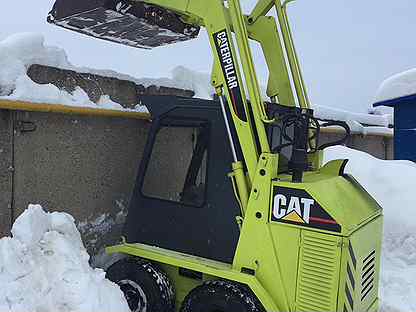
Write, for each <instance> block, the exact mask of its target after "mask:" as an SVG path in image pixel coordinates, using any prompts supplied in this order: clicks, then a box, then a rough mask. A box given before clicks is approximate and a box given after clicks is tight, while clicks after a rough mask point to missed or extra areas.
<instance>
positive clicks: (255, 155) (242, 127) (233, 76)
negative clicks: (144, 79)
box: [48, 0, 309, 212]
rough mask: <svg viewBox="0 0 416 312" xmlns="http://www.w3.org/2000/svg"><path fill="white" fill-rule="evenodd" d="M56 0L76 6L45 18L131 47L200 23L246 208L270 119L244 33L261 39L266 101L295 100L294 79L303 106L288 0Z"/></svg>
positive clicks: (187, 31) (184, 33)
mask: <svg viewBox="0 0 416 312" xmlns="http://www.w3.org/2000/svg"><path fill="white" fill-rule="evenodd" d="M56 1H57V4H58V3H59V2H60V3H61V7H62V8H63V9H67V8H66V6H65V5H67V6H73V7H74V8H72V11H71V12H70V14H69V15H70V18H67V17H66V16H65V14H62V16H61V12H59V10H58V9H57V7H59V5H58V6H54V9H53V10H52V12H51V14H50V15H49V18H48V20H49V21H50V22H52V23H55V24H58V25H60V26H62V27H65V28H69V29H73V30H76V31H80V32H83V33H86V34H89V35H92V36H96V37H99V38H102V39H107V40H112V41H117V42H120V43H123V44H127V45H131V46H135V47H155V46H158V45H162V44H169V43H174V42H177V41H183V40H188V39H190V38H193V37H195V36H196V35H197V33H198V32H199V27H200V26H202V27H205V28H206V30H207V32H208V35H209V41H210V44H211V48H212V51H213V56H214V66H213V70H212V81H211V83H212V85H213V86H214V87H215V90H216V93H217V95H218V96H219V98H220V100H221V103H222V106H223V111H224V117H225V121H226V126H227V129H228V130H229V139H230V143H231V145H232V146H231V147H232V150H233V155H234V164H233V172H234V176H235V181H236V182H237V189H238V193H239V197H240V199H241V202H242V207H243V212H244V210H245V207H246V202H247V198H248V193H249V191H250V186H251V184H252V180H253V178H254V176H255V173H256V170H257V169H256V168H257V166H258V162H259V158H260V156H261V154H262V153H270V146H269V142H268V139H267V135H266V128H265V125H266V124H267V123H270V122H271V120H268V117H267V114H266V111H265V104H264V102H263V99H262V95H261V91H260V86H259V82H258V79H257V74H256V70H255V65H254V62H253V56H252V52H251V49H250V45H249V40H250V39H253V40H255V41H257V42H259V43H260V45H261V47H262V49H263V53H264V56H265V59H266V63H267V66H268V69H269V81H268V87H267V95H268V96H269V97H270V99H271V101H272V102H276V103H277V102H278V103H279V104H281V105H286V106H289V107H294V106H296V101H295V97H294V94H293V91H292V81H293V85H294V89H295V91H296V97H297V102H298V104H299V106H300V107H301V108H308V106H309V103H308V99H307V96H306V91H305V87H304V83H303V79H302V76H301V73H300V68H299V62H298V59H297V57H296V51H295V49H294V45H293V42H292V38H291V32H290V28H289V25H288V20H287V14H286V5H287V3H288V2H290V1H292V0H286V2H284V3H283V5H282V4H281V2H280V1H281V0H259V2H258V4H257V5H256V7H255V8H254V10H253V12H252V13H251V15H249V16H245V15H244V14H243V12H242V10H241V6H240V0H228V1H224V0H209V1H207V0H94V1H85V0H82V1H81V0H71V1H72V2H79V3H77V5H78V8H77V7H76V5H74V4H71V3H70V2H68V1H67V0H56ZM65 1H67V2H66V3H65ZM97 3H101V5H100V4H98V5H97ZM273 6H274V7H275V8H276V10H277V16H278V25H277V24H276V21H275V19H274V18H273V17H271V16H266V14H267V13H268V12H269V11H270V10H271V9H272V8H273ZM80 7H82V9H81V8H80ZM80 11H81V12H84V13H85V14H84V13H82V14H80ZM114 14H115V15H117V14H118V19H114V18H113V17H114V16H115V15H114ZM67 15H68V14H67ZM134 16H137V18H134ZM91 20H92V21H95V22H91ZM143 20H145V21H147V22H149V23H150V26H149V23H147V24H146V22H143ZM90 23H91V24H90ZM159 24H163V25H159ZM158 26H161V28H162V29H168V30H171V31H173V33H175V34H174V35H173V36H170V35H168V36H167V35H166V30H163V31H161V32H159V33H158V32H155V28H157V27H158ZM111 27H116V28H117V27H118V28H117V31H109V30H111ZM279 29H280V32H281V33H282V36H283V38H282V39H283V40H282V39H281V38H280V34H279ZM114 33H115V34H116V35H115V36H113V38H111V39H109V38H110V37H111V35H112V34H114ZM286 59H287V60H288V62H286ZM287 63H288V64H289V66H288V65H287ZM224 97H226V99H227V101H226V103H227V104H226V105H227V107H225V102H224ZM228 115H229V116H231V121H232V122H231V123H229V118H228ZM233 130H235V133H236V134H237V137H238V141H239V143H240V144H239V147H240V149H241V151H242V154H243V157H244V159H241V160H239V159H237V157H238V156H237V153H236V152H235V150H236V146H235V143H234V140H233V135H232V132H233ZM244 167H245V168H246V169H247V175H246V174H245V172H244ZM276 170H277V168H276Z"/></svg>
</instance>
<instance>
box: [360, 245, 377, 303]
mask: <svg viewBox="0 0 416 312" xmlns="http://www.w3.org/2000/svg"><path fill="white" fill-rule="evenodd" d="M375 272H376V251H375V250H374V251H372V252H371V253H370V254H369V255H368V256H367V257H366V258H365V259H364V260H363V269H362V270H361V301H364V300H365V299H366V298H367V297H368V296H369V294H371V292H373V291H374V281H375Z"/></svg>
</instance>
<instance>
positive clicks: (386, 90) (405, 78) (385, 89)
mask: <svg viewBox="0 0 416 312" xmlns="http://www.w3.org/2000/svg"><path fill="white" fill-rule="evenodd" d="M415 94H416V68H414V69H411V70H408V71H405V72H403V73H399V74H396V75H394V76H392V77H390V78H388V79H386V80H385V81H384V82H383V83H382V84H381V86H380V88H379V89H378V91H377V94H376V99H375V102H376V103H379V102H384V101H388V100H392V99H396V98H400V97H404V96H408V95H415Z"/></svg>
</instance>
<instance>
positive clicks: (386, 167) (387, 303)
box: [325, 146, 416, 312]
mask: <svg viewBox="0 0 416 312" xmlns="http://www.w3.org/2000/svg"><path fill="white" fill-rule="evenodd" d="M343 158H348V159H350V162H349V163H348V166H347V172H349V173H352V174H353V175H354V177H355V178H356V179H357V180H358V181H359V182H360V183H361V184H362V185H363V186H364V187H365V188H366V190H367V191H368V192H369V193H370V194H371V195H372V196H374V198H375V199H376V200H377V201H378V202H379V204H380V205H381V206H382V207H383V208H384V216H385V219H384V220H385V228H384V246H383V258H382V271H381V298H382V309H381V312H411V311H416V223H415V222H414V219H413V218H414V216H415V215H416V214H415V205H414V192H415V183H416V182H415V181H416V164H415V163H413V162H410V161H385V160H379V159H376V158H374V157H372V156H370V155H368V154H366V153H363V152H359V151H356V150H352V149H349V148H346V147H341V146H337V147H331V148H328V149H326V150H325V161H330V160H333V159H343Z"/></svg>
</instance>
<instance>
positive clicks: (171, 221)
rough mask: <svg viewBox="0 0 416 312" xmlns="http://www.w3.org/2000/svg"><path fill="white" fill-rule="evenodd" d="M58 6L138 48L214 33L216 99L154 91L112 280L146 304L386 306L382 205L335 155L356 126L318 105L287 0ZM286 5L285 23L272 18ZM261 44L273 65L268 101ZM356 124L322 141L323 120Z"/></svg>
mask: <svg viewBox="0 0 416 312" xmlns="http://www.w3.org/2000/svg"><path fill="white" fill-rule="evenodd" d="M289 2H291V0H287V1H285V2H284V3H281V2H280V0H275V1H273V0H259V1H258V3H257V5H256V6H255V7H254V9H253V11H252V13H251V14H250V15H244V14H243V12H242V10H241V7H240V1H239V0H228V1H224V0H143V1H141V0H57V1H56V3H55V5H54V7H53V9H52V11H51V12H50V14H49V16H48V21H49V22H50V23H53V24H55V25H58V26H61V27H64V28H67V29H70V30H74V31H77V32H80V33H82V34H85V35H89V36H93V37H96V38H100V39H104V40H109V41H113V42H118V43H121V44H124V45H129V46H132V47H138V48H155V47H159V46H163V45H168V44H172V43H176V42H181V41H186V40H190V39H193V38H195V37H197V36H198V34H199V32H200V30H201V28H202V27H204V28H205V29H206V30H207V32H208V34H209V41H210V44H211V48H212V51H213V56H214V65H213V71H212V80H211V83H212V85H213V86H214V88H215V90H216V95H217V100H202V99H189V98H180V97H164V96H143V97H142V98H141V102H142V103H143V104H144V105H146V106H147V107H148V109H149V111H150V113H151V115H152V126H151V130H150V132H149V136H148V141H147V143H146V147H145V151H144V155H143V158H142V160H141V163H140V169H139V172H138V175H137V179H136V183H135V188H134V192H133V195H132V198H131V202H130V206H129V214H128V218H127V222H126V224H125V228H124V233H123V239H122V243H121V244H120V245H118V246H111V247H108V248H107V252H108V253H119V254H124V255H126V256H127V257H125V258H123V259H122V260H120V261H118V262H116V263H115V264H113V265H112V266H111V267H110V268H109V269H108V270H107V276H108V278H109V279H111V280H112V281H114V282H116V283H117V284H118V285H119V286H120V288H121V290H122V291H123V292H124V294H125V297H126V299H127V301H128V304H129V307H130V309H131V310H132V311H138V312H145V311H147V312H170V311H175V310H177V311H182V312H217V311H218V312H221V311H223V312H249V311H250V312H259V311H273V312H277V311H280V312H288V311H299V312H300V311H304V312H313V311H317V312H318V311H319V312H335V311H336V312H350V311H357V312H358V311H363V312H364V311H366V312H374V311H377V310H378V306H379V299H378V288H379V275H380V254H381V241H382V224H383V221H382V220H383V217H382V209H381V207H380V206H379V205H378V204H377V202H376V201H375V200H374V199H373V198H372V197H371V196H370V195H369V194H368V193H367V192H366V191H365V189H363V187H361V186H360V184H359V183H358V182H357V181H356V180H354V178H353V177H352V176H350V175H348V174H346V173H345V172H344V168H345V166H346V163H347V160H337V161H332V162H329V163H328V164H326V165H325V166H323V161H322V159H323V149H324V148H325V147H328V146H331V145H335V144H342V143H343V142H345V139H346V138H348V136H349V133H350V131H349V128H348V126H347V125H346V124H345V123H343V122H339V121H328V120H319V119H317V118H315V117H314V115H313V111H312V110H311V109H310V105H309V100H308V97H307V94H306V88H305V85H304V81H303V79H302V75H301V71H300V66H299V61H298V58H297V56H296V52H295V48H294V44H293V40H292V35H291V30H290V27H289V24H288V16H287V11H286V8H287V4H288V3H289ZM273 8H275V9H276V14H277V22H276V19H275V18H274V17H272V16H267V14H268V13H269V12H270V10H271V9H273ZM250 40H253V41H256V42H258V43H259V44H260V45H261V47H262V50H263V53H264V57H265V60H266V63H267V66H268V69H269V77H268V86H267V96H268V97H269V99H270V100H269V101H268V102H265V101H264V100H263V98H262V96H261V92H260V88H259V83H258V79H257V76H256V71H255V66H254V62H253V57H252V52H251V49H250V45H249V42H250ZM327 126H338V127H342V128H343V129H345V137H344V138H343V139H341V140H339V141H337V142H332V143H330V144H321V143H320V142H319V133H320V129H321V128H322V127H327Z"/></svg>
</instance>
